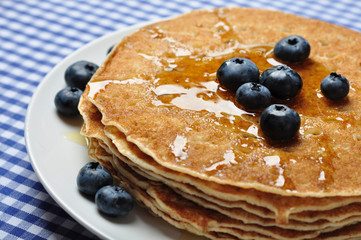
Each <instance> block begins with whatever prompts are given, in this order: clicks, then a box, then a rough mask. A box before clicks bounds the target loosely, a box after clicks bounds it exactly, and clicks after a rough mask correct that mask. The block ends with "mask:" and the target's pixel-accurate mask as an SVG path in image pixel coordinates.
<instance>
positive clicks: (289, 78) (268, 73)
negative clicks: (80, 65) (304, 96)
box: [260, 65, 303, 99]
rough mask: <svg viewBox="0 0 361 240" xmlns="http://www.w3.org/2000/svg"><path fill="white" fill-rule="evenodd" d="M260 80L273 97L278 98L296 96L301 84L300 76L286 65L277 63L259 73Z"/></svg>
mask: <svg viewBox="0 0 361 240" xmlns="http://www.w3.org/2000/svg"><path fill="white" fill-rule="evenodd" d="M260 82H261V84H262V85H264V86H265V87H267V88H268V89H269V90H270V92H271V94H272V96H273V97H275V98H279V99H289V98H292V97H294V96H296V95H297V94H298V93H299V92H300V91H301V88H302V85H303V83H302V78H301V76H300V75H299V74H298V73H297V72H296V71H295V70H293V69H292V68H290V67H288V66H286V65H278V66H274V67H271V68H269V69H267V70H265V71H264V72H263V73H262V74H261V80H260Z"/></svg>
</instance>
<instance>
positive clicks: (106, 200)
mask: <svg viewBox="0 0 361 240" xmlns="http://www.w3.org/2000/svg"><path fill="white" fill-rule="evenodd" d="M95 203H96V205H97V207H98V209H99V211H100V212H102V213H104V214H106V215H109V216H112V217H124V216H126V215H127V214H128V213H129V212H130V211H131V210H132V209H133V206H134V201H133V198H132V196H131V195H130V194H129V193H128V192H127V191H126V190H125V189H124V188H121V187H119V186H104V187H102V188H101V189H99V191H98V192H97V193H96V195H95Z"/></svg>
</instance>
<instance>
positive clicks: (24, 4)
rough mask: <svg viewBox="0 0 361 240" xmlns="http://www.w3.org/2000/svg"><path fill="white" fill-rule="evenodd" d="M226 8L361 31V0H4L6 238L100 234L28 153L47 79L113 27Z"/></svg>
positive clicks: (0, 120) (0, 223) (2, 217)
mask: <svg viewBox="0 0 361 240" xmlns="http://www.w3.org/2000/svg"><path fill="white" fill-rule="evenodd" d="M223 6H247V7H254V8H268V9H278V10H283V11H286V12H290V13H294V14H299V15H303V16H306V17H310V18H317V19H321V20H324V21H328V22H332V23H335V24H338V25H342V26H345V27H348V28H351V29H353V30H356V31H359V32H361V1H360V0H339V1H332V0H318V1H316V0H304V1H299V0H277V1H271V0H252V1H248V0H238V1H236V0H227V1H221V0H200V1H195V0H187V1H185V0H149V1H148V0H136V1H132V0H128V1H125V0H124V1H123V0H107V1H102V0H87V1H85V0H0V239H4V240H6V239H96V237H95V236H94V235H93V234H91V233H90V232H89V231H88V230H86V229H85V228H84V227H83V226H81V225H80V224H79V223H77V222H76V221H75V220H73V219H72V218H71V217H70V216H69V215H68V214H67V213H66V212H65V211H64V210H63V209H61V208H60V207H59V206H58V205H57V204H56V203H55V202H54V200H53V199H52V198H51V197H50V196H49V195H48V193H47V192H46V190H45V189H44V187H43V186H42V184H41V183H40V182H39V179H38V177H37V175H36V173H35V172H34V170H33V168H32V166H31V164H30V161H29V157H28V155H27V151H26V147H25V140H24V121H25V116H26V112H27V107H28V104H29V103H30V100H31V97H32V95H33V93H34V91H35V90H36V88H37V86H38V84H39V83H40V82H41V81H42V79H43V77H44V76H45V75H46V74H47V73H48V72H49V71H50V70H51V69H52V68H53V67H54V66H55V65H56V64H57V63H59V62H60V61H61V60H62V59H63V58H64V57H66V56H67V55H69V54H70V53H72V52H73V51H74V50H76V49H78V48H80V47H82V46H83V45H85V44H86V43H88V42H90V41H92V40H94V39H96V38H99V37H100V36H103V35H105V34H107V33H110V32H112V31H115V30H118V29H122V28H125V27H127V26H130V25H133V24H136V23H140V22H143V21H148V20H155V19H160V18H163V17H169V16H173V15H176V14H180V13H184V12H187V11H190V10H192V9H199V8H214V7H223ZM358 54H360V53H358Z"/></svg>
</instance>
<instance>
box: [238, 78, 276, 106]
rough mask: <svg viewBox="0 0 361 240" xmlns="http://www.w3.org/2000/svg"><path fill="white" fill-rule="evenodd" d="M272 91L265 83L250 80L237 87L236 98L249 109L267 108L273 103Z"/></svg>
mask: <svg viewBox="0 0 361 240" xmlns="http://www.w3.org/2000/svg"><path fill="white" fill-rule="evenodd" d="M271 98H272V96H271V92H270V91H269V90H268V89H267V88H266V87H265V86H263V85H261V84H259V83H255V82H248V83H245V84H243V85H242V86H240V87H239V88H238V89H237V92H236V100H237V102H238V103H239V104H241V105H242V106H244V107H245V108H247V109H260V108H265V107H267V106H268V105H269V104H270V103H271Z"/></svg>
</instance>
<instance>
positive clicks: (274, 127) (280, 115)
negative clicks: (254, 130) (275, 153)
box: [260, 104, 301, 140]
mask: <svg viewBox="0 0 361 240" xmlns="http://www.w3.org/2000/svg"><path fill="white" fill-rule="evenodd" d="M300 124H301V119H300V116H299V115H298V113H297V112H296V111H295V110H293V109H291V108H289V107H287V106H285V105H282V104H273V105H270V106H269V107H267V108H266V109H265V110H264V111H263V112H262V114H261V118H260V126H261V130H262V132H263V134H264V135H265V136H266V137H268V138H271V139H274V140H290V139H292V138H293V137H294V136H296V134H297V132H298V130H299V128H300Z"/></svg>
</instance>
